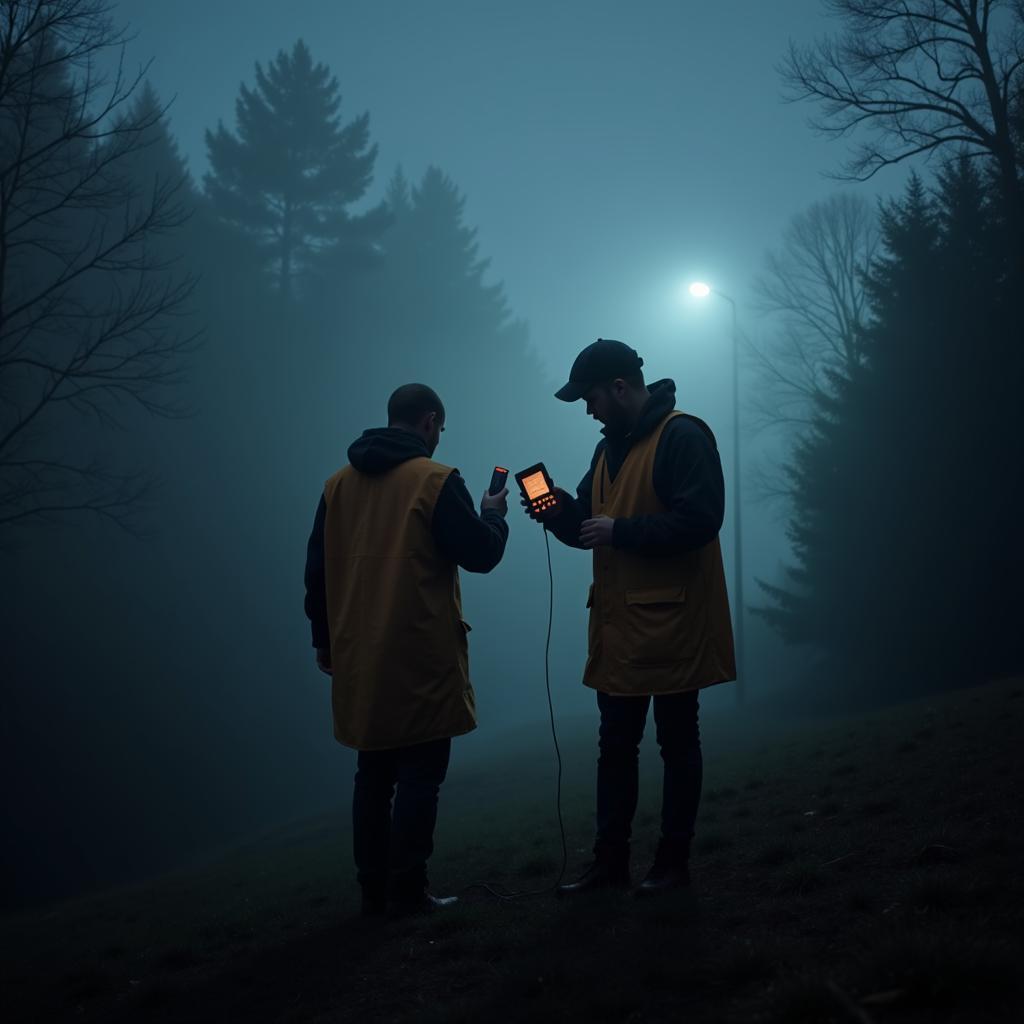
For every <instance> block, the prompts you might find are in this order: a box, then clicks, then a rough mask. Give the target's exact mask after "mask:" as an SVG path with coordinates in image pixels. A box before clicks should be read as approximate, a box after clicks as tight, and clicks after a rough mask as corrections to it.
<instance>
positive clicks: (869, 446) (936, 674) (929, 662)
mask: <svg viewBox="0 0 1024 1024" xmlns="http://www.w3.org/2000/svg"><path fill="white" fill-rule="evenodd" d="M991 196H992V192H991V190H990V189H988V188H987V187H986V184H985V182H984V180H983V177H982V175H981V173H980V172H979V171H978V169H977V168H976V166H975V164H974V163H972V161H970V160H969V159H966V158H961V159H957V160H954V161H952V162H950V163H948V164H947V165H945V166H944V167H943V169H942V170H941V171H940V173H939V174H938V176H937V181H936V186H935V189H934V194H933V195H928V194H927V192H926V190H925V188H924V185H923V184H922V182H921V181H920V180H919V179H918V178H916V177H915V178H914V179H912V180H911V182H910V184H909V186H908V188H907V191H906V195H905V197H904V198H903V200H902V201H898V202H894V203H890V204H888V205H886V206H885V207H884V208H883V210H882V213H881V218H880V221H881V230H882V239H883V248H884V255H883V256H882V257H881V258H879V259H877V260H876V261H875V263H874V266H873V268H872V270H871V272H870V273H869V275H868V278H867V281H866V288H867V291H868V294H869V297H870V303H871V308H872V318H871V321H870V323H869V325H868V327H867V329H866V331H865V335H864V338H863V351H864V353H865V365H864V367H863V368H858V369H856V370H855V371H853V372H852V373H848V374H846V375H842V376H841V375H838V374H837V375H835V376H834V377H833V379H832V381H831V388H830V390H829V394H828V395H826V396H823V397H822V400H821V402H820V403H819V408H818V411H817V415H816V417H815V423H814V427H813V430H812V431H811V432H810V433H809V434H808V435H806V436H805V437H804V438H803V439H802V440H801V442H800V444H799V445H798V446H797V448H796V450H795V453H794V456H793V459H792V460H791V463H790V465H789V472H790V474H791V479H792V480H793V482H794V492H795V497H796V501H795V505H794V514H793V518H792V520H791V523H790V537H791V540H792V542H793V548H794V554H795V563H796V564H795V565H794V566H792V567H791V568H790V570H789V573H788V581H787V583H785V584H783V585H781V586H775V585H764V584H762V585H763V586H764V589H765V591H766V592H767V594H768V596H769V599H770V602H771V607H770V608H768V609H762V610H761V613H762V614H763V615H765V617H766V618H767V619H768V620H769V622H770V623H771V624H772V625H774V626H775V627H776V628H777V629H778V630H779V631H780V632H781V633H782V634H783V636H785V637H786V638H787V639H788V640H790V641H792V642H795V643H803V644H813V645H816V646H817V647H819V648H820V649H821V650H822V651H823V652H824V653H825V654H826V660H827V664H828V666H829V671H830V672H832V673H836V672H838V673H841V674H845V676H846V677H847V679H848V680H851V681H853V683H854V685H855V686H856V687H857V688H858V689H861V690H866V691H868V692H870V693H871V694H872V695H876V696H877V695H882V694H890V695H891V694H892V693H894V692H903V693H906V692H912V691H915V690H925V689H928V688H931V687H934V686H936V685H939V684H941V683H949V682H956V683H964V682H968V681H970V680H971V679H972V678H981V677H984V676H986V675H987V674H990V673H993V672H998V671H1007V670H1009V669H1012V668H1013V667H1020V663H1021V653H1022V652H1021V642H1020V640H1019V638H1018V634H1019V630H1018V629H1016V628H1015V626H1014V623H1015V622H1019V617H1020V615H1021V611H1022V601H1021V598H1020V586H1019V571H1020V566H1021V552H1022V544H1021V542H1020V541H1019V539H1018V532H1019V531H1017V530H1016V529H1015V528H1014V526H1013V519H1012V515H1013V514H1012V513H1011V512H1009V511H1008V510H1009V509H1011V508H1012V507H1013V506H1012V505H1011V504H1010V503H1009V502H1008V501H1007V497H1008V495H1010V494H1013V493H1018V494H1019V492H1020V475H1021V474H1020V468H1019V467H1020V466H1021V464H1022V463H1024V451H1022V442H1021V432H1020V430H1019V425H1020V421H1021V415H1020V412H1019V405H1020V403H1019V389H1020V384H1021V380H1020V373H1019V369H1018V368H1019V358H1018V357H1016V355H1015V354H1016V350H1017V347H1018V345H1017V341H1019V337H1020V331H1019V326H1018V327H1017V328H1016V329H1014V326H1013V325H1014V324H1017V325H1019V324H1020V314H1019V300H1017V299H1016V297H1015V296H1012V294H1011V290H1010V288H1009V282H1010V281H1011V280H1012V279H1013V276H1012V275H1013V273H1014V261H1015V255H1014V248H1013V246H1012V245H1008V244H1006V236H1005V232H1004V231H1003V229H1002V227H1001V225H1000V224H999V221H998V217H999V211H998V207H997V206H996V205H995V204H994V203H993V202H992V199H991ZM1015 339H1016V341H1015Z"/></svg>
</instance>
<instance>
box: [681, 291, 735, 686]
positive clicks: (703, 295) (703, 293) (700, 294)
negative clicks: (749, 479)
mask: <svg viewBox="0 0 1024 1024" xmlns="http://www.w3.org/2000/svg"><path fill="white" fill-rule="evenodd" d="M690 294H691V295H692V296H694V298H697V299H705V298H707V297H708V296H709V295H711V294H714V295H717V296H718V297H719V298H720V299H725V301H726V302H728V303H729V306H730V308H731V309H732V438H733V440H732V465H733V473H734V474H735V478H734V481H733V501H734V503H735V505H736V514H735V519H734V522H735V534H734V537H735V539H734V541H733V545H734V547H735V549H736V553H735V558H736V582H735V591H736V700H737V701H739V702H742V700H743V527H742V512H743V506H742V505H741V503H740V333H739V327H738V324H737V322H736V303H735V301H734V300H733V299H731V298H730V297H729V296H728V295H726V294H725V293H724V292H720V291H719V290H718V289H717V288H712V287H711V286H710V285H707V284H704V282H703V281H694V283H693V284H691V285H690Z"/></svg>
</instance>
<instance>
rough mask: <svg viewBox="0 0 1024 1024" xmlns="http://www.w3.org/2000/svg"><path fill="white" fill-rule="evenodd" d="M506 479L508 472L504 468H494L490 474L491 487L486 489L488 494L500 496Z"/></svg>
mask: <svg viewBox="0 0 1024 1024" xmlns="http://www.w3.org/2000/svg"><path fill="white" fill-rule="evenodd" d="M507 479H508V470H507V469H505V467H504V466H495V467H494V472H493V473H492V474H491V486H490V487H488V488H487V493H488V494H500V493H501V490H502V488H503V487H504V486H505V481H506V480H507Z"/></svg>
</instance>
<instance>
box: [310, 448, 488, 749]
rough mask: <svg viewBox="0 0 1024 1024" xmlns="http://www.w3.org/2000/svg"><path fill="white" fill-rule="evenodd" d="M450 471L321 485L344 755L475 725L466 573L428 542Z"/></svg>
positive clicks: (426, 465)
mask: <svg viewBox="0 0 1024 1024" xmlns="http://www.w3.org/2000/svg"><path fill="white" fill-rule="evenodd" d="M451 473H452V469H451V468H450V467H448V466H442V465H441V464H440V463H437V462H433V461H432V460H431V459H428V458H426V457H425V456H424V457H422V458H415V459H410V460H409V461H407V462H403V463H401V464H400V465H398V466H396V467H395V468H394V469H392V470H390V471H389V472H387V473H384V474H381V475H380V476H369V475H367V474H365V473H360V472H358V471H357V470H355V469H353V468H352V467H351V466H346V467H345V468H344V469H342V470H340V471H339V472H337V473H335V474H334V476H332V477H331V478H330V479H329V480H328V481H327V483H326V484H325V485H324V498H325V500H326V504H327V516H326V519H325V523H324V564H325V570H326V576H327V580H326V582H327V621H328V623H329V626H330V633H331V665H332V669H333V673H332V674H333V686H332V705H333V710H334V736H335V739H337V740H338V742H339V743H343V744H345V746H347V747H355V748H356V749H357V750H384V749H390V748H393V747H404V746H409V745H411V744H414V743H426V742H427V741H428V740H434V739H442V738H444V737H446V736H459V735H461V734H462V733H466V732H470V731H471V730H472V729H475V728H476V711H475V701H474V697H473V688H472V686H471V685H470V681H469V649H468V641H467V637H466V634H467V633H468V632H469V625H468V623H466V622H464V621H463V620H462V603H461V594H460V591H459V570H458V566H456V565H455V564H454V563H453V562H451V561H450V560H449V559H447V558H446V557H445V556H444V555H443V554H442V553H441V551H440V550H439V549H438V547H437V545H436V543H435V542H434V538H433V535H432V533H431V522H432V521H433V517H434V507H435V506H436V504H437V499H438V496H439V495H440V493H441V488H442V487H443V486H444V483H445V481H446V480H447V479H448V476H449V475H450V474H451Z"/></svg>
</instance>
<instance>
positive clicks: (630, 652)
mask: <svg viewBox="0 0 1024 1024" xmlns="http://www.w3.org/2000/svg"><path fill="white" fill-rule="evenodd" d="M624 624H625V626H626V630H625V632H626V644H627V648H626V650H625V651H624V654H625V656H626V659H627V660H628V661H630V662H631V663H633V664H634V665H665V664H669V663H672V662H677V661H680V660H681V659H682V658H684V657H685V656H686V654H687V648H688V647H689V646H690V645H691V644H692V642H693V639H694V638H693V637H692V636H690V635H688V631H687V628H686V587H678V586H677V587H643V588H638V589H634V590H627V591H626V618H625V623H624Z"/></svg>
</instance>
